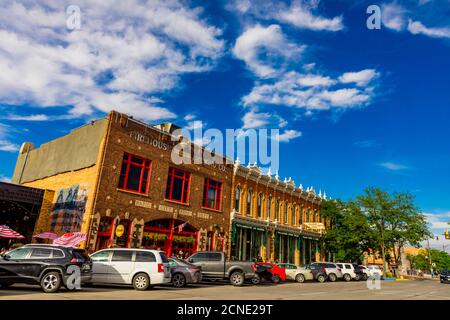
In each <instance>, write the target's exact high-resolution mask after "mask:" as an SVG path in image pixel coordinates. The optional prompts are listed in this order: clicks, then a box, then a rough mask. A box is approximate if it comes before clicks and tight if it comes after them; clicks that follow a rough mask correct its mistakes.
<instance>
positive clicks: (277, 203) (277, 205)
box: [275, 199, 280, 222]
mask: <svg viewBox="0 0 450 320" xmlns="http://www.w3.org/2000/svg"><path fill="white" fill-rule="evenodd" d="M275 213H276V215H277V219H276V220H277V221H278V222H279V221H280V200H279V199H277V200H275Z"/></svg>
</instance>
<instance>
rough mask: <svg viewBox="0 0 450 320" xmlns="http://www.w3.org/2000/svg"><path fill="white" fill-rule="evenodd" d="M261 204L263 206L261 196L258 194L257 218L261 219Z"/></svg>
mask: <svg viewBox="0 0 450 320" xmlns="http://www.w3.org/2000/svg"><path fill="white" fill-rule="evenodd" d="M262 204H263V195H262V194H261V193H260V194H259V195H258V218H261V217H262V214H263V212H262V210H263V208H262V207H263V206H262Z"/></svg>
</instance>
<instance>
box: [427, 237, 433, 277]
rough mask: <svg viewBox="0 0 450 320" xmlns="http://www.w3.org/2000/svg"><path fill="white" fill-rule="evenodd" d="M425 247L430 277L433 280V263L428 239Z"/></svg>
mask: <svg viewBox="0 0 450 320" xmlns="http://www.w3.org/2000/svg"><path fill="white" fill-rule="evenodd" d="M427 245H428V259H429V262H430V271H431V277H432V278H433V262H432V261H431V250H430V238H428V239H427Z"/></svg>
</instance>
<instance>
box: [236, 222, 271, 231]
mask: <svg viewBox="0 0 450 320" xmlns="http://www.w3.org/2000/svg"><path fill="white" fill-rule="evenodd" d="M235 225H236V227H238V228H244V229H252V230H257V231H266V229H265V228H261V227H255V226H248V225H245V224H240V223H235Z"/></svg>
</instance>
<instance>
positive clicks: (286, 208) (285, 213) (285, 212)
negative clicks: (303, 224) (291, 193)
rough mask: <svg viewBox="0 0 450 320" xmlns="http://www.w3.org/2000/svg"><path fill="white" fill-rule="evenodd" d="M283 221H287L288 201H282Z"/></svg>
mask: <svg viewBox="0 0 450 320" xmlns="http://www.w3.org/2000/svg"><path fill="white" fill-rule="evenodd" d="M283 222H284V223H288V203H287V202H285V203H284V221H283Z"/></svg>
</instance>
